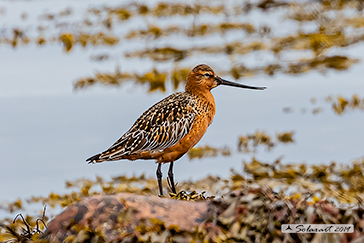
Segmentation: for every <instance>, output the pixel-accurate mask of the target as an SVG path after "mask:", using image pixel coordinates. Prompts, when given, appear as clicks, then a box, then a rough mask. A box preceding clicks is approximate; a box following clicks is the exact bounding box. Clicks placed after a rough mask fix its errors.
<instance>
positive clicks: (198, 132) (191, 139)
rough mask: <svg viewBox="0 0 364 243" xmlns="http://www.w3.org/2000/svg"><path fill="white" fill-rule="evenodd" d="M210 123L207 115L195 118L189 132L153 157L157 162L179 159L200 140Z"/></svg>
mask: <svg viewBox="0 0 364 243" xmlns="http://www.w3.org/2000/svg"><path fill="white" fill-rule="evenodd" d="M210 123H211V119H209V118H207V117H205V119H196V121H195V122H194V125H193V126H192V128H191V130H190V132H189V133H188V134H187V135H186V136H184V137H183V138H182V139H181V141H179V142H178V143H177V144H175V145H174V146H172V147H170V148H166V149H164V150H163V152H160V153H158V154H156V156H155V157H154V158H155V159H157V162H159V163H168V162H171V161H175V160H177V159H179V158H180V157H182V156H183V155H184V154H185V153H187V152H188V150H190V149H191V148H192V147H193V146H195V145H196V144H197V143H198V142H199V141H200V140H201V138H202V137H203V135H204V134H205V132H206V130H207V128H208V126H209V125H210Z"/></svg>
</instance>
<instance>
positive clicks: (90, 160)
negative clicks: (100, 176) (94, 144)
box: [86, 154, 104, 164]
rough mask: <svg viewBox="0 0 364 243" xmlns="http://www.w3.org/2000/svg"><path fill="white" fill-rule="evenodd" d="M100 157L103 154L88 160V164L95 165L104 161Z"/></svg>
mask: <svg viewBox="0 0 364 243" xmlns="http://www.w3.org/2000/svg"><path fill="white" fill-rule="evenodd" d="M100 155H101V154H96V155H94V156H92V157H90V158H88V159H86V162H88V163H89V164H94V163H100V162H102V161H104V160H103V159H100Z"/></svg>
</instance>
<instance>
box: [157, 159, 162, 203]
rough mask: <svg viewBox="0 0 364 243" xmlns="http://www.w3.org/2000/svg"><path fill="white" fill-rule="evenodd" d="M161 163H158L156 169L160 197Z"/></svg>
mask: <svg viewBox="0 0 364 243" xmlns="http://www.w3.org/2000/svg"><path fill="white" fill-rule="evenodd" d="M161 167H162V163H158V168H157V173H156V174H157V179H158V186H159V193H160V195H161V196H163V187H162V170H161Z"/></svg>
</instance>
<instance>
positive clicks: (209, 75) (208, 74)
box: [204, 73, 213, 78]
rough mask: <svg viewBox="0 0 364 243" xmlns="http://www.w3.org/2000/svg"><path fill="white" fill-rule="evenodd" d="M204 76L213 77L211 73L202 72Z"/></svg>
mask: <svg viewBox="0 0 364 243" xmlns="http://www.w3.org/2000/svg"><path fill="white" fill-rule="evenodd" d="M204 76H205V77H207V78H211V77H213V75H212V74H210V73H205V74H204Z"/></svg>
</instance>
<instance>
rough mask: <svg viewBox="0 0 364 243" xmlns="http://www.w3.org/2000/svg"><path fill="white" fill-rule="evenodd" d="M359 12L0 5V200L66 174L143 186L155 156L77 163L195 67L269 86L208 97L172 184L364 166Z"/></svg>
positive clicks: (268, 0) (261, 4)
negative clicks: (274, 166) (248, 166)
mask: <svg viewBox="0 0 364 243" xmlns="http://www.w3.org/2000/svg"><path fill="white" fill-rule="evenodd" d="M362 11H363V2H362V1H334V0H333V1H323V0H317V1H288V0H286V1H283V0H282V1H274V0H260V1H253V0H251V1H187V2H186V1H120V2H118V3H117V2H115V1H84V0H79V1H40V0H30V1H18V0H14V1H0V154H1V161H0V165H1V167H0V191H1V194H0V202H2V201H12V200H15V199H16V198H27V197H30V196H32V195H35V196H37V195H46V194H49V193H50V192H53V191H56V192H58V193H61V192H63V191H65V186H64V183H65V181H67V180H73V179H76V178H95V175H97V176H101V177H105V178H106V177H110V176H119V175H129V176H131V175H136V176H139V175H141V174H143V173H144V174H146V175H147V176H148V177H154V176H155V170H156V165H155V163H154V162H153V161H134V162H130V161H119V162H110V163H107V162H105V163H101V164H97V165H88V164H87V163H86V162H85V159H86V158H88V157H90V156H92V155H94V154H96V153H99V152H101V151H103V150H104V149H107V148H108V147H109V146H110V145H111V144H112V143H114V142H115V141H116V140H117V139H118V138H119V137H120V136H121V135H123V133H124V132H126V131H127V130H128V129H129V127H130V126H131V125H132V124H133V122H134V121H135V120H136V119H137V118H138V117H139V115H141V114H142V113H143V112H144V111H145V110H146V109H148V108H149V107H150V106H152V105H153V104H154V103H156V102H158V101H159V100H161V99H162V98H164V97H165V96H167V95H169V94H171V93H173V92H176V91H183V90H184V80H185V78H186V76H187V74H188V72H189V71H190V70H191V68H193V67H194V66H195V65H197V64H201V63H205V64H208V65H209V66H211V67H212V68H213V69H214V70H215V72H216V73H217V74H218V75H219V76H221V77H223V78H225V79H228V80H232V81H237V82H242V83H245V84H250V85H257V86H267V87H268V89H267V90H265V91H252V90H242V89H236V88H232V87H218V88H216V89H214V90H213V91H212V93H213V95H214V97H215V100H216V105H217V108H216V116H215V119H214V122H213V124H212V125H211V126H210V127H209V129H208V131H207V133H206V134H205V136H204V137H203V139H202V140H201V141H200V142H199V143H198V144H197V148H196V149H195V150H193V151H192V152H191V153H190V154H188V155H185V156H184V157H182V158H181V159H180V160H178V161H177V162H176V163H175V169H174V170H175V180H176V181H177V182H178V181H186V180H192V181H195V180H198V179H201V178H204V177H206V176H207V175H209V174H210V175H215V176H220V177H223V178H227V177H229V175H230V174H231V169H233V170H235V171H239V172H242V171H243V161H244V160H245V161H250V160H252V158H257V159H259V160H261V161H264V162H266V163H273V162H274V161H275V160H277V159H280V160H281V161H282V163H305V164H329V163H331V162H332V161H335V162H336V163H342V164H345V163H349V162H352V161H355V160H362V159H363V155H364V152H363V151H364V150H363V138H364V129H363V124H364V113H363V110H364V83H363V76H364V66H363V65H364V64H363V62H362V57H363V54H364V45H363V40H364V17H363V12H362ZM198 158H200V159H198ZM167 167H168V166H164V167H163V172H164V175H166V173H167V169H168V168H167Z"/></svg>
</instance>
